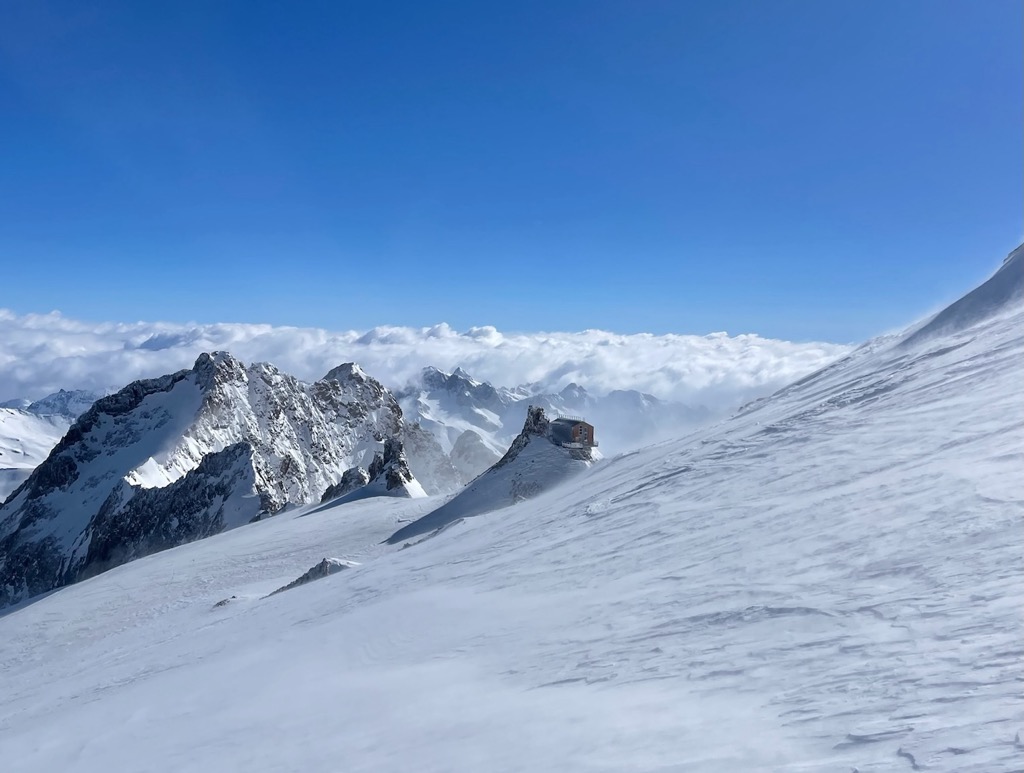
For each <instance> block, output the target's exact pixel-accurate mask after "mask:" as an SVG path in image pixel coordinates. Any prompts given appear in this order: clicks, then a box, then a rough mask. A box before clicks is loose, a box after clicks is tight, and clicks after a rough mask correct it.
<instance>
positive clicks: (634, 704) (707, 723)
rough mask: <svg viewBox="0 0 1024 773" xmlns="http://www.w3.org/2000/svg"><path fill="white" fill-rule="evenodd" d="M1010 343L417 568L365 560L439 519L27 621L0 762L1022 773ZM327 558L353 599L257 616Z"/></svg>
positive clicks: (331, 585) (673, 462)
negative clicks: (408, 530) (341, 563)
mask: <svg viewBox="0 0 1024 773" xmlns="http://www.w3.org/2000/svg"><path fill="white" fill-rule="evenodd" d="M1021 323H1022V316H1021V315H1020V314H1019V313H1017V314H1012V315H1008V316H1003V317H1000V318H996V319H993V320H990V321H988V322H986V323H983V324H981V325H979V326H977V327H975V328H973V329H971V330H969V331H967V332H966V333H962V334H959V335H954V336H949V337H947V338H945V339H941V340H936V341H933V342H932V343H926V344H922V345H921V346H920V347H919V348H914V349H912V350H908V349H899V348H896V347H893V346H892V342H891V341H880V342H875V343H874V344H872V345H869V346H865V347H862V348H861V349H859V350H857V351H855V352H854V353H852V354H851V355H849V356H848V357H847V358H846V359H845V360H844V361H843V362H842V363H840V364H838V365H837V366H834V367H832V368H829V369H826V370H825V371H823V372H821V373H819V374H817V375H815V376H812V377H809V378H807V379H804V380H803V381H802V382H800V383H798V384H797V385H794V386H793V387H790V388H788V389H786V390H784V391H783V392H781V393H779V394H778V395H776V396H775V397H773V398H771V399H768V400H763V401H759V402H758V403H757V404H755V405H752V406H750V407H748V408H747V409H746V410H745V411H744V412H743V413H741V414H740V415H738V416H737V417H735V418H734V419H732V420H730V421H729V422H726V423H724V424H721V425H717V426H715V427H711V428H708V429H706V430H703V431H701V432H699V433H697V434H695V435H693V436H690V437H688V438H686V439H684V440H682V441H679V442H675V443H664V444H661V445H659V446H656V447H653V448H649V449H645V450H642V451H639V452H634V453H631V454H628V455H624V456H621V457H618V458H616V459H612V460H609V461H607V462H605V463H602V464H600V465H597V466H595V467H594V468H593V469H591V470H589V471H587V472H585V473H583V474H581V475H580V476H579V477H577V478H575V479H574V480H573V481H572V482H571V483H569V484H567V485H565V486H562V487H560V488H558V489H556V490H554V491H551V492H548V493H546V494H544V495H541V496H540V497H538V498H537V499H534V500H530V501H527V502H524V503H521V504H519V505H515V506H513V507H510V508H506V509H504V510H500V511H497V512H494V513H490V514H488V515H484V516H480V517H477V518H472V519H468V520H466V521H463V522H459V523H455V524H453V525H452V526H451V527H450V528H448V529H446V530H445V531H443V532H442V533H440V534H438V535H437V536H436V537H434V538H432V539H428V540H425V541H423V542H422V543H420V544H417V545H414V546H413V547H410V548H408V549H401V548H386V547H384V546H382V545H380V544H379V542H380V540H382V539H383V538H385V537H387V536H388V535H389V534H390V533H391V532H393V531H394V529H395V528H396V527H397V526H398V525H400V522H406V521H409V520H412V519H414V518H417V517H419V516H420V515H423V514H425V513H427V512H429V511H430V510H431V509H432V508H433V507H435V506H436V505H437V500H431V499H420V500H388V501H380V500H376V501H363V502H357V503H351V504H347V505H341V506H333V507H331V506H328V507H323V508H315V512H309V513H308V514H307V515H306V517H299V516H300V515H302V514H303V512H304V511H301V510H299V511H292V512H288V513H285V514H283V515H280V516H278V517H276V518H273V519H270V520H267V521H264V522H260V523H256V524H252V525H250V526H245V527H242V528H239V529H237V530H234V531H232V532H229V533H225V534H222V535H218V536H216V537H212V538H209V539H206V540H204V541H201V542H198V543H193V544H190V545H186V546H183V547H181V548H176V549H174V550H170V551H166V552H164V553H160V554H157V555H154V556H150V557H148V558H145V559H142V560H139V561H136V562H134V563H131V564H127V565H125V566H121V567H118V568H116V569H114V570H111V571H109V572H107V573H105V574H103V575H101V576H99V577H96V578H93V579H90V580H87V581H85V582H82V583H80V584H78V585H75V586H72V587H68V588H65V589H62V590H61V591H59V592H57V593H53V594H51V595H49V596H47V597H44V598H42V599H39V600H37V601H36V602H35V603H29V604H27V605H23V606H22V607H21V608H17V609H15V610H13V611H9V612H8V613H7V614H5V615H4V616H2V617H0V683H2V686H3V689H2V690H0V758H2V759H3V760H4V761H5V762H4V765H5V768H7V769H10V770H17V771H26V773H27V772H29V771H52V770H66V771H101V770H104V771H105V770H138V771H171V770H174V771H205V770H228V769H245V770H249V771H285V770H298V769H309V768H314V769H320V770H338V769H344V770H346V771H388V770H394V771H404V770H409V769H416V770H419V771H451V770H458V771H478V770H486V771H538V770H558V771H624V770H630V771H659V773H665V772H666V771H705V770H708V771H719V770H721V771H735V770H797V771H800V770H803V771H821V770H835V771H849V770H851V769H855V770H857V771H860V772H861V773H867V771H890V770H891V771H907V770H915V769H921V770H929V771H964V772H965V773H967V772H969V771H979V772H980V771H985V772H986V773H991V772H992V771H1011V770H1020V769H1021V768H1022V767H1024V745H1022V744H1021V742H1020V741H1019V740H1015V738H1019V736H1018V734H1019V733H1020V732H1021V731H1022V730H1024V720H1022V716H1024V696H1022V691H1024V688H1022V685H1024V644H1022V637H1021V631H1022V625H1021V624H1022V609H1024V606H1022V605H1024V567H1022V562H1021V555H1020V546H1021V544H1022V537H1024V530H1022V514H1024V493H1022V487H1021V482H1020V480H1021V475H1020V473H1021V469H1022V467H1021V462H1022V461H1024V404H1022V402H1021V400H1020V398H1019V384H1020V383H1022V382H1021V381H1020V376H1021V375H1022V373H1021V363H1022V362H1024V360H1022V355H1024V339H1022V336H1021V335H1020V330H1021ZM325 556H338V557H343V558H345V559H351V560H355V561H358V562H359V563H360V564H361V566H359V567H355V568H353V569H351V570H349V571H345V572H341V573H339V574H336V575H332V576H330V577H327V578H325V579H323V580H319V581H317V582H315V583H312V584H310V585H307V586H303V587H299V588H295V589H293V590H290V591H289V592H288V593H283V594H278V595H276V596H273V597H271V598H263V596H266V595H267V594H269V593H270V592H271V591H273V590H275V589H277V588H279V587H281V586H283V585H285V584H287V583H289V582H291V581H292V580H294V579H295V578H296V577H298V576H299V575H301V574H302V573H303V572H304V571H306V570H307V569H308V568H309V567H310V566H312V565H314V564H316V563H317V562H319V561H320V560H321V559H322V558H324V557H325ZM232 596H235V597H236V598H234V599H231V598H230V597H232ZM223 599H229V603H227V604H226V605H224V606H222V607H216V608H215V607H214V604H216V603H217V602H218V601H221V600H223Z"/></svg>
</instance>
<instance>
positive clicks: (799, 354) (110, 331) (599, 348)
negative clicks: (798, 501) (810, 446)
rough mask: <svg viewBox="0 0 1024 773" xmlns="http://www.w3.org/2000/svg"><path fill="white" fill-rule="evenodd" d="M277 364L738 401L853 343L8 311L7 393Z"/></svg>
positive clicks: (390, 377) (316, 373)
mask: <svg viewBox="0 0 1024 773" xmlns="http://www.w3.org/2000/svg"><path fill="white" fill-rule="evenodd" d="M214 350H226V351H230V352H231V353H232V354H234V355H235V356H236V357H239V358H240V359H242V360H245V361H248V362H264V361H265V362H272V363H273V364H274V365H276V366H277V367H279V368H280V369H282V370H283V371H285V372H287V373H291V374H293V375H295V376H296V377H298V378H300V379H302V380H306V381H311V380H313V379H315V378H319V377H320V376H321V375H322V374H323V373H325V372H327V371H328V370H329V369H330V368H333V367H334V366H336V365H337V364H338V363H341V362H349V361H354V362H358V363H359V364H360V365H362V366H363V368H364V369H365V370H366V371H367V372H368V373H371V374H372V375H373V376H374V377H376V378H377V379H379V380H380V381H382V382H383V383H384V384H386V385H388V386H389V387H392V388H398V387H401V386H403V385H404V384H406V383H407V382H409V381H410V380H412V379H414V378H416V377H418V376H419V374H420V371H421V370H422V369H423V368H424V367H427V366H436V367H439V368H442V369H444V370H447V371H451V370H454V369H455V368H456V367H458V366H462V367H464V368H465V369H466V370H468V371H469V372H470V373H472V374H473V376H474V377H476V378H478V379H482V380H485V381H490V382H491V383H493V384H499V385H505V386H516V385H518V384H523V383H536V384H537V385H538V386H539V387H540V388H542V389H544V390H546V391H553V392H557V391H560V390H561V389H562V388H563V387H565V386H566V385H568V384H569V383H571V382H576V383H578V384H582V385H584V386H585V387H586V388H587V389H588V390H589V391H591V392H592V393H594V394H602V393H606V392H609V391H612V390H615V389H636V390H640V391H643V392H649V393H651V394H653V395H655V396H657V397H659V398H662V399H666V400H677V401H681V402H685V403H688V404H694V405H696V404H701V405H706V406H708V407H709V408H711V409H713V410H717V409H721V408H723V407H734V406H735V405H738V404H739V403H741V402H744V401H746V400H748V399H750V398H752V397H755V396H760V395H763V394H766V393H768V392H770V391H772V390H773V389H776V388H778V387H781V386H783V385H785V384H787V383H789V382H790V381H792V380H793V379H795V378H799V377H800V376H802V375H805V374H807V373H810V372H811V371H813V370H815V369H817V368H819V367H821V366H823V365H825V364H826V363H828V362H830V361H832V360H834V359H835V358H836V357H838V356H840V355H842V354H844V353H845V352H847V351H849V347H847V346H840V345H836V344H828V343H792V342H788V341H778V340H773V339H766V338H761V337H760V336H757V335H737V336H729V335H727V334H725V333H714V334H711V335H707V336H696V335H650V334H637V335H620V334H616V333H609V332H605V331H601V330H586V331H583V332H579V333H557V332H556V333H532V334H521V333H506V332H500V331H498V330H496V329H494V328H491V327H484V328H472V329H470V330H467V331H462V332H459V331H456V330H453V329H452V328H451V327H449V326H448V325H445V324H440V325H435V326H434V327H430V328H406V327H382V328H374V329H373V330H369V331H365V330H364V331H355V330H352V331H345V332H330V331H327V330H320V329H313V328H290V327H272V326H269V325H245V324H215V325H177V324H169V323H151V322H137V323H130V324H129V323H116V322H107V323H101V324H94V323H89V322H82V321H79V320H75V319H69V318H67V317H63V316H61V315H60V314H57V313H52V314H28V315H16V314H14V313H13V312H10V311H6V310H3V309H0V399H6V398H7V397H11V398H14V397H26V396H27V397H34V396H38V395H41V394H43V393H45V392H51V391H54V390H55V389H57V388H59V387H82V388H88V389H93V390H98V391H113V390H114V389H117V388H119V387H121V386H122V385H124V384H126V383H128V382H130V381H133V380H135V379H138V378H149V377H155V376H158V375H160V374H161V373H167V372H170V371H174V370H178V369H181V368H186V367H189V366H190V365H191V364H192V362H194V361H195V359H196V357H197V356H198V355H199V354H200V353H202V352H204V351H214Z"/></svg>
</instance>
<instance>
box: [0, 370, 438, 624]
mask: <svg viewBox="0 0 1024 773" xmlns="http://www.w3.org/2000/svg"><path fill="white" fill-rule="evenodd" d="M423 434H424V433H422V431H420V430H419V428H417V427H412V426H410V427H407V426H406V425H405V424H404V422H403V421H402V412H401V408H400V407H399V405H398V403H397V401H396V400H395V399H394V397H393V396H392V395H391V393H390V392H389V391H388V390H387V389H385V388H384V387H383V385H381V384H380V382H378V381H376V380H375V379H373V378H371V377H369V376H367V375H366V373H365V372H364V371H362V370H361V369H360V368H359V367H358V366H356V365H354V364H352V363H348V364H345V365H341V366H338V367H335V368H332V369H331V370H330V372H329V373H328V374H327V376H325V377H324V378H323V379H321V380H319V381H316V382H313V383H311V384H308V383H305V382H301V381H299V380H298V379H295V378H294V377H292V376H290V375H288V374H285V373H282V372H281V371H279V370H278V369H277V368H275V367H274V366H272V365H269V364H267V363H254V364H252V365H249V366H246V365H245V364H243V363H242V362H241V361H239V360H237V359H236V358H234V357H233V356H231V355H230V354H228V353H226V352H214V353H204V354H202V355H200V356H199V358H198V359H197V360H196V362H195V364H194V366H193V367H192V368H191V369H188V370H181V371H178V372H176V373H172V374H168V375H166V376H162V377H160V378H157V379H146V380H141V381H136V382H133V383H131V384H129V385H128V386H126V387H125V388H124V389H122V390H120V391H118V392H117V393H115V394H112V395H109V396H107V397H104V398H101V399H100V400H98V401H97V402H96V403H95V404H94V405H93V406H92V408H90V409H89V410H88V411H87V412H86V413H85V414H83V415H82V416H81V417H80V418H79V419H78V420H77V421H76V422H75V423H74V424H73V425H72V426H71V428H70V429H69V430H68V431H67V433H66V434H65V435H64V437H63V438H62V439H61V440H60V441H59V442H58V443H57V444H56V445H55V446H54V447H53V449H52V450H51V452H50V454H49V456H48V457H47V458H46V460H45V461H44V462H43V463H42V464H40V466H39V467H38V468H36V469H35V470H34V471H33V472H32V474H31V475H30V476H29V477H28V479H27V480H26V481H25V482H24V483H23V484H22V485H21V486H20V487H19V488H18V489H17V490H16V491H15V492H13V493H12V494H11V496H10V498H9V499H8V500H7V501H6V502H5V503H4V504H3V506H2V507H0V606H3V605H5V604H9V603H12V602H16V601H19V600H21V599H24V598H27V597H29V596H32V595H35V594H37V593H40V592H43V591H46V590H49V589H51V588H54V587H59V586H61V585H65V584H68V583H70V582H74V581H76V580H78V579H81V578H83V577H86V576H90V575H92V574H95V573H97V572H99V571H103V570H105V569H107V568H110V567H112V566H116V565H118V564H121V563H124V562H125V561H129V560H133V559H134V558H137V557H139V556H142V555H146V554H148V553H151V552H153V551H155V550H162V549H165V548H168V547H173V546H174V545H178V544H182V543H183V542H188V541H191V540H194V539H199V538H202V537H205V536H209V535H210V534H214V533H217V532H219V531H223V530H225V529H230V528H233V527H236V526H239V525H242V524H244V523H248V522H250V521H252V520H254V519H257V518H261V517H264V516H266V515H272V514H274V513H276V512H278V511H280V510H281V509H282V508H284V507H285V506H287V505H289V504H303V503H310V502H316V501H319V499H320V497H321V496H322V495H323V493H324V491H325V490H326V489H327V488H328V487H329V486H331V485H332V484H335V483H337V482H338V481H339V480H340V479H341V476H342V474H343V473H344V471H345V470H347V469H349V468H351V467H356V466H359V465H366V464H367V463H368V462H369V460H371V459H373V458H374V455H375V454H376V453H377V452H378V451H379V450H381V449H382V448H385V447H387V444H388V443H389V442H390V443H392V445H395V444H397V447H398V448H399V449H401V441H402V438H403V437H408V438H409V439H411V440H412V441H413V445H414V448H415V451H416V454H417V455H416V456H415V458H413V459H410V460H409V462H408V465H407V466H403V468H402V469H401V470H400V471H398V472H396V471H395V470H392V469H391V468H389V470H388V472H389V473H391V474H392V475H395V474H399V473H400V475H401V476H404V477H402V485H403V486H404V487H405V489H404V490H408V491H410V492H412V495H416V494H418V495H422V494H423V489H422V487H421V486H420V484H419V482H418V481H416V479H415V478H414V477H413V473H412V472H410V468H412V469H422V470H423V471H424V472H425V474H426V475H428V477H429V484H430V485H431V486H436V487H438V488H437V489H435V490H434V491H433V493H439V491H450V490H453V489H454V488H455V487H456V486H457V485H458V480H457V474H456V472H455V470H454V469H453V468H452V467H451V466H450V464H449V465H448V467H447V468H445V466H444V464H443V461H444V459H443V453H442V452H441V450H440V448H439V447H438V446H437V445H436V443H435V444H432V443H431V441H430V439H429V437H424V436H422V435H423ZM432 455H436V456H437V457H439V458H438V459H434V458H433V456H432ZM401 462H402V465H406V464H407V463H406V457H405V456H404V455H401ZM446 471H447V475H448V477H447V478H445V475H446Z"/></svg>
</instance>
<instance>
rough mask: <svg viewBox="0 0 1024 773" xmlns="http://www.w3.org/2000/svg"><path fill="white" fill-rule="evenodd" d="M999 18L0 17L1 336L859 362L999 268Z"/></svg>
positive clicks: (711, 7) (583, 9)
mask: <svg viewBox="0 0 1024 773" xmlns="http://www.w3.org/2000/svg"><path fill="white" fill-rule="evenodd" d="M1021 28H1022V6H1021V3H1020V2H1019V1H1018V0H984V2H975V1H973V0H971V1H968V0H964V1H963V2H942V1H941V0H920V1H917V2H898V1H897V2H893V1H892V0H886V1H885V2H882V1H879V2H861V1H858V2H840V1H839V0H829V1H828V2H819V1H818V0H804V1H802V2H787V1H786V0H772V1H771V2H767V1H766V0H758V1H757V2H717V1H716V2H711V0H705V1H704V2H678V1H670V2H643V3H638V2H631V1H628V0H623V1H622V2H600V1H593V0H581V1H580V2H569V1H564V2H562V1H559V0H554V1H552V0H545V1H544V2H504V3H488V2H436V3H435V2H420V1H419V0H417V1H416V2H406V3H399V2H358V3H356V2H341V1H340V0H335V1H333V2H305V3H281V2H257V1H255V0H240V1H239V2H215V1H214V0H201V1H199V2H186V1H184V0H176V1H175V2H134V0H133V1H131V2H89V1H88V0H73V1H70V2H44V1H43V0H25V1H24V2H20V1H15V2H5V3H3V5H0V148H2V163H0V269H2V270H0V306H3V307H8V308H11V309H14V310H15V311H16V312H30V311H35V312H44V311H49V310H51V309H59V310H60V311H62V312H64V313H65V314H67V315H69V316H74V317H79V318H85V319H93V320H106V319H115V320H136V319H148V320H154V319H163V320H173V321H188V320H196V321H201V322H214V321H253V322H270V323H274V324H293V325H316V326H323V327H328V328H334V329H338V328H352V327H355V328H364V327H370V326H374V325H377V324H387V323H390V324H409V325H428V324H433V323H436V322H440V321H447V322H449V323H450V324H452V325H453V326H455V327H457V328H460V329H463V328H466V327H469V326H471V325H484V324H493V325H496V326H497V327H499V328H502V329H507V330H522V331H529V330H541V329H549V330H550V329H562V330H578V329H583V328H587V327H601V328H606V329H611V330H615V331H621V332H636V331H644V330H646V331H652V332H668V331H675V332H684V333H690V332H693V333H704V332H710V331H716V330H728V331H729V332H730V333H740V332H758V333H761V334H763V335H769V336H777V337H784V338H794V339H815V338H824V339H831V340H838V341H855V340H859V339H861V338H864V337H866V336H868V335H871V334H873V333H875V332H879V331H882V330H885V329H887V328H890V327H892V326H894V325H898V324H901V323H903V322H906V321H908V319H909V318H910V317H913V316H915V315H917V314H920V313H922V312H924V311H927V310H929V309H930V308H932V307H933V306H934V305H935V304H937V303H938V302H939V301H943V300H951V299H952V298H953V297H955V296H956V295H958V294H959V293H960V292H961V291H963V290H965V289H967V288H968V287H969V286H970V285H971V284H972V283H974V282H975V281H977V280H979V279H981V278H982V277H984V276H985V275H986V274H987V273H988V272H990V271H992V270H994V269H995V268H996V266H997V264H998V261H999V260H1000V259H1001V258H1002V257H1003V255H1005V253H1006V252H1007V251H1009V250H1010V249H1011V248H1012V247H1014V246H1015V244H1016V243H1017V242H1018V241H1019V240H1020V239H1021V237H1022V234H1024V225H1022V207H1024V192H1022V172H1024V160H1022V130H1024V119H1022V89H1024V86H1022V63H1021Z"/></svg>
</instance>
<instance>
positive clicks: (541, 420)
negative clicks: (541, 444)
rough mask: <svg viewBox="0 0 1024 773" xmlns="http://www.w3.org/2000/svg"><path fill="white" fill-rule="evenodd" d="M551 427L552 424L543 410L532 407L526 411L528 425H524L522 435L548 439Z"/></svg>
mask: <svg viewBox="0 0 1024 773" xmlns="http://www.w3.org/2000/svg"><path fill="white" fill-rule="evenodd" d="M550 427H551V422H550V421H549V420H548V417H547V416H545V415H544V409H543V408H541V407H539V406H535V405H531V406H530V407H529V408H527V409H526V423H525V424H523V432H522V434H524V435H538V436H540V437H547V436H548V431H549V429H550Z"/></svg>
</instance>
